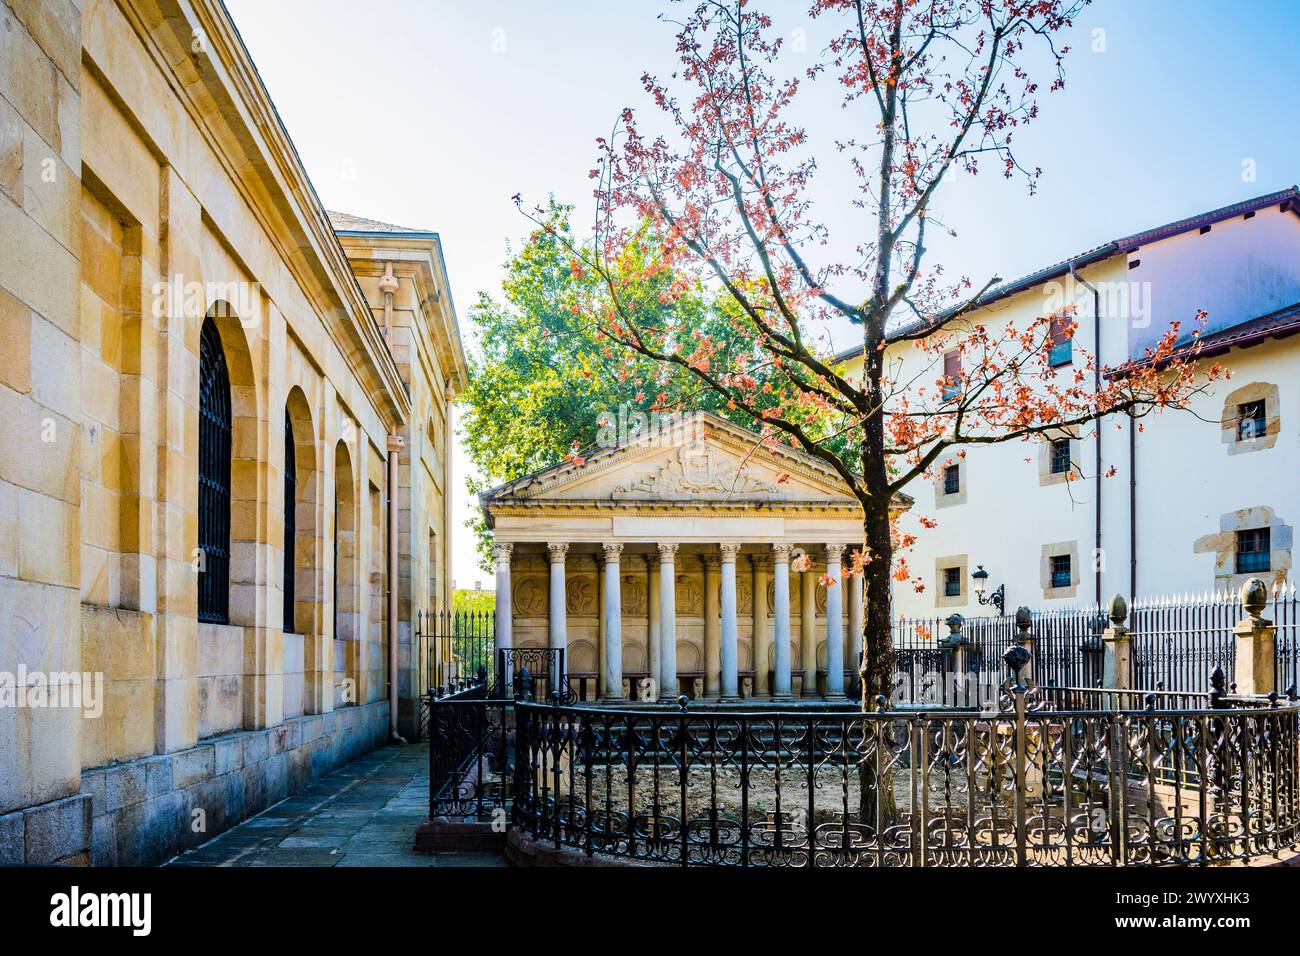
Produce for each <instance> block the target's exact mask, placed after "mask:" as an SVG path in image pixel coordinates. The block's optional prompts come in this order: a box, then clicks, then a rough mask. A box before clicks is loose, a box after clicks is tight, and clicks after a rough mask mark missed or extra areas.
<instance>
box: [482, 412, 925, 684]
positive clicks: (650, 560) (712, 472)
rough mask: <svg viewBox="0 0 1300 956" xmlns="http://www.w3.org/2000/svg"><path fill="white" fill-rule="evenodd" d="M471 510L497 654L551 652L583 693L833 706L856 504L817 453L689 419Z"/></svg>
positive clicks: (843, 668) (844, 668) (853, 618)
mask: <svg viewBox="0 0 1300 956" xmlns="http://www.w3.org/2000/svg"><path fill="white" fill-rule="evenodd" d="M481 502H482V506H483V509H484V511H485V513H486V515H487V521H488V525H489V527H491V528H492V530H493V534H494V536H495V554H496V593H497V632H496V633H497V646H498V648H502V647H548V646H549V647H552V648H563V649H565V651H566V660H567V670H568V673H569V677H570V680H571V682H572V683H573V684H574V687H575V690H578V691H579V692H580V693H582V694H583V696H585V697H592V696H600V697H601V698H603V699H605V700H609V701H622V700H629V699H634V700H648V699H655V698H658V699H664V700H668V699H673V698H675V697H677V695H678V694H679V693H685V694H687V695H688V696H691V697H694V698H714V699H721V700H724V701H731V700H739V699H741V698H742V697H743V698H776V699H783V698H786V699H788V698H793V697H826V698H830V699H835V698H840V697H843V696H844V694H845V688H846V687H847V686H848V684H849V683H850V681H851V674H850V670H851V669H852V668H853V667H854V666H855V662H856V661H857V659H858V653H859V650H860V641H861V633H862V626H861V625H862V588H861V577H860V576H856V577H851V578H845V577H844V576H843V573H842V570H843V568H844V566H845V560H846V551H847V549H848V548H849V547H850V546H854V545H857V544H858V543H859V542H860V541H861V540H862V519H861V509H860V507H859V505H858V503H857V501H856V500H855V499H853V498H852V497H851V496H850V494H849V491H848V489H847V488H846V487H845V485H844V483H843V482H842V481H841V480H840V478H839V476H838V475H836V474H835V473H834V471H832V470H831V469H830V468H829V467H828V466H826V465H824V464H823V463H821V462H819V461H818V460H817V459H816V458H814V457H812V456H810V455H807V454H804V453H802V452H799V451H796V450H793V449H790V448H783V449H781V450H779V451H776V452H773V451H771V450H769V449H768V448H766V447H763V446H761V445H760V443H759V440H758V436H757V435H755V434H754V433H753V432H750V431H748V430H746V429H744V428H740V427H738V426H736V425H733V424H731V423H730V422H727V421H726V420H724V419H722V418H719V417H718V416H716V415H712V414H710V413H707V412H695V413H692V414H690V415H687V416H685V417H680V418H677V419H674V420H673V421H672V422H671V423H670V424H668V425H664V426H662V427H660V428H657V429H641V430H639V431H637V432H634V433H633V434H631V435H630V436H627V437H625V438H623V439H621V440H619V441H617V442H616V443H611V444H610V445H609V447H604V448H600V449H598V450H596V451H594V452H592V453H590V454H585V455H583V456H580V457H578V458H576V459H575V460H572V461H565V462H561V463H559V464H557V465H554V466H552V467H550V468H546V469H543V470H542V471H539V472H535V473H534V474H531V475H527V476H525V477H523V478H520V479H518V480H517V481H513V482H509V483H508V484H505V485H501V486H500V487H497V488H494V489H492V490H491V491H487V492H485V493H484V494H483V495H482V497H481ZM906 504H907V501H906V500H903V499H899V500H897V501H896V502H895V507H896V508H898V507H905V506H906ZM804 554H806V555H808V556H809V557H810V558H811V563H810V564H809V566H808V568H807V569H806V570H793V568H792V565H793V564H794V563H796V562H797V559H798V558H799V557H800V556H801V555H804ZM798 563H799V564H800V565H801V566H802V563H803V562H798ZM828 585H829V586H828ZM846 591H847V597H845V592H846Z"/></svg>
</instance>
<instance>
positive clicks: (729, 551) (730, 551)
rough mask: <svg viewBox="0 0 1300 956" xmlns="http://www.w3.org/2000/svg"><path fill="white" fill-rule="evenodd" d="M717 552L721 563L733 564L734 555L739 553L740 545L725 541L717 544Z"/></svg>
mask: <svg viewBox="0 0 1300 956" xmlns="http://www.w3.org/2000/svg"><path fill="white" fill-rule="evenodd" d="M718 553H719V554H720V555H721V556H722V563H723V564H735V563H736V555H738V554H739V553H740V545H739V544H735V543H733V542H726V543H723V544H720V545H718Z"/></svg>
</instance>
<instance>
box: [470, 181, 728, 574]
mask: <svg viewBox="0 0 1300 956" xmlns="http://www.w3.org/2000/svg"><path fill="white" fill-rule="evenodd" d="M571 212H572V207H570V206H566V205H563V204H560V203H557V202H555V201H554V200H553V199H552V200H551V201H550V203H549V206H548V208H547V209H546V210H545V213H544V224H543V225H540V226H539V227H538V228H536V229H534V230H533V231H532V232H531V233H530V234H529V235H528V236H527V237H526V238H525V240H524V242H523V244H522V245H521V246H520V247H519V248H518V249H517V250H515V249H511V250H509V254H508V258H507V260H506V262H505V265H504V269H505V277H504V279H503V281H502V287H501V295H500V298H494V297H493V296H491V295H489V294H488V293H486V292H480V293H479V299H478V302H477V303H476V304H475V305H474V306H473V308H471V310H470V313H469V318H470V321H471V322H472V323H473V325H474V329H475V332H476V333H477V340H478V353H477V354H476V355H472V356H471V357H470V385H469V388H468V390H467V391H466V393H465V398H464V401H465V413H464V416H463V417H462V419H461V424H462V431H463V438H464V441H465V447H466V451H467V452H468V454H469V457H470V460H471V461H473V462H474V465H475V467H476V469H477V471H478V473H479V474H480V475H482V476H483V477H482V478H481V479H479V480H476V481H474V480H472V481H471V482H470V484H469V487H470V491H471V492H472V493H474V494H478V493H479V492H481V491H483V490H484V489H486V488H490V487H493V486H495V485H497V484H500V483H502V482H506V481H513V480H514V479H516V478H520V477H523V476H524V475H527V474H530V473H532V472H534V471H538V470H540V469H542V468H546V467H548V466H550V465H553V464H555V463H556V462H557V461H560V460H562V459H564V458H565V457H566V456H569V455H574V454H577V453H578V452H579V451H580V450H581V449H584V448H588V447H590V446H592V445H593V444H595V443H596V441H597V437H598V434H599V433H600V431H601V429H602V427H605V426H609V427H617V425H618V424H619V422H620V420H623V421H626V420H627V419H628V418H629V417H631V416H632V415H633V414H634V413H636V412H640V413H642V414H645V415H647V416H649V415H653V414H655V413H657V412H658V413H663V412H671V411H681V410H685V409H688V408H691V409H693V408H703V409H708V410H711V411H715V412H717V413H719V414H722V415H726V416H728V417H734V418H735V419H736V421H737V422H738V423H740V424H744V425H746V426H748V425H749V420H748V418H747V417H745V416H741V415H734V416H733V415H732V413H731V410H730V409H729V408H728V407H727V404H726V402H725V400H723V399H722V398H721V397H720V396H718V395H717V393H715V392H713V391H711V390H710V389H707V388H703V387H700V385H699V383H697V382H695V381H694V380H693V379H692V378H691V376H690V375H689V374H687V373H684V372H682V371H680V370H676V369H671V368H668V367H665V366H663V365H661V364H659V363H654V362H651V361H650V360H648V359H647V360H646V361H645V364H644V367H643V368H637V369H630V368H629V366H628V360H627V356H626V355H625V354H624V351H623V350H622V349H621V348H615V347H614V346H613V344H612V342H611V340H610V339H609V337H608V336H607V335H606V334H605V332H604V331H603V330H602V329H601V328H600V326H599V324H598V323H597V322H595V321H593V320H592V318H591V316H590V315H588V314H586V313H585V312H584V310H583V309H582V308H581V307H580V304H582V303H585V302H588V301H590V299H591V297H592V295H593V294H594V293H595V292H597V291H598V289H599V287H600V286H601V285H602V284H603V283H604V281H605V280H604V279H603V278H602V277H601V276H600V275H599V274H597V273H595V272H590V271H587V270H585V269H584V268H583V267H582V266H581V263H580V262H578V260H577V259H575V257H574V256H573V253H572V251H571V248H572V236H571V227H570V214H571ZM658 245H659V244H658V242H657V237H656V236H654V235H653V234H651V233H649V232H647V233H646V234H645V236H644V238H643V241H642V242H641V243H639V244H638V245H637V246H636V253H637V257H638V258H637V261H636V262H635V268H634V269H632V268H629V281H630V279H631V277H632V276H635V277H636V281H637V282H638V283H639V285H640V286H641V288H642V289H643V290H644V292H645V301H650V302H656V301H659V300H662V301H663V302H664V304H663V305H662V310H663V312H664V313H665V314H664V315H660V316H653V315H647V319H648V320H649V321H659V322H670V321H671V322H672V323H674V324H675V326H676V327H678V328H682V329H688V330H690V331H689V332H688V333H685V334H687V335H689V337H690V338H691V339H693V340H694V341H695V342H696V343H700V342H707V343H709V347H710V348H717V349H718V350H719V351H720V354H722V355H726V356H727V359H726V360H730V353H731V352H732V351H734V350H735V349H737V348H745V347H748V346H746V345H745V344H744V339H743V338H742V337H741V336H740V335H738V334H736V330H737V329H738V328H739V322H740V316H739V310H738V309H736V307H735V306H734V303H733V301H732V300H731V299H730V297H722V296H718V295H716V294H712V293H711V292H710V290H708V289H706V288H704V287H703V286H701V285H698V284H695V285H691V286H689V287H685V288H683V287H682V282H681V280H680V278H679V277H677V276H675V275H674V274H672V273H671V272H670V271H669V270H667V269H659V270H656V269H654V268H653V266H652V265H651V267H649V268H647V263H651V264H652V263H653V261H654V259H655V256H656V255H657V253H656V249H657V248H658ZM670 291H671V294H670ZM661 293H662V294H661ZM647 311H648V312H653V311H655V310H654V309H653V308H651V309H648V310H647ZM669 312H671V316H670V315H668V314H667V313H669ZM670 396H671V398H670ZM467 525H468V527H470V528H471V529H473V530H474V532H475V534H476V536H477V538H478V552H479V559H480V563H481V564H482V566H483V568H484V570H485V571H490V570H491V536H490V534H489V533H488V529H487V526H486V522H485V521H484V519H483V517H482V515H476V516H475V517H474V518H473V519H471V520H470V521H469V522H468V523H467Z"/></svg>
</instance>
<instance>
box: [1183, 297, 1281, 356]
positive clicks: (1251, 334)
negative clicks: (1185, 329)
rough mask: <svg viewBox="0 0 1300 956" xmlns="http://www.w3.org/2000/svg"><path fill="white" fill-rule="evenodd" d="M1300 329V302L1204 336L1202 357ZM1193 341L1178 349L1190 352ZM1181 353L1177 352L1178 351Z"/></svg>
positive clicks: (1276, 337)
mask: <svg viewBox="0 0 1300 956" xmlns="http://www.w3.org/2000/svg"><path fill="white" fill-rule="evenodd" d="M1297 332H1300V302H1297V303H1295V304H1294V305H1288V306H1287V307H1286V308H1284V309H1278V310H1277V311H1276V312H1270V313H1269V314H1268V315H1261V316H1260V317H1259V318H1257V319H1249V320H1248V321H1245V322H1242V323H1240V324H1238V325H1234V326H1232V327H1231V328H1227V329H1222V330H1220V331H1218V332H1212V333H1211V334H1209V335H1203V336H1201V348H1200V352H1199V357H1200V358H1211V357H1213V356H1215V355H1223V354H1224V353H1225V352H1227V351H1228V350H1229V349H1233V348H1248V347H1249V346H1251V345H1258V344H1259V343H1260V342H1263V341H1264V340H1265V339H1284V338H1286V337H1287V336H1290V335H1295V334H1296V333H1297ZM1192 345H1193V343H1191V342H1188V343H1187V344H1186V345H1184V346H1182V348H1180V349H1179V350H1178V351H1179V352H1186V351H1187V350H1188V349H1190V348H1191V347H1192ZM1175 354H1177V353H1175Z"/></svg>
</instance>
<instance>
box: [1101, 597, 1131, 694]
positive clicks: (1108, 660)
mask: <svg viewBox="0 0 1300 956" xmlns="http://www.w3.org/2000/svg"><path fill="white" fill-rule="evenodd" d="M1106 614H1107V616H1108V617H1109V618H1110V626H1109V627H1108V628H1106V630H1104V631H1102V633H1101V641H1102V647H1103V649H1104V652H1105V665H1104V672H1103V682H1104V683H1103V686H1105V687H1109V688H1113V689H1116V690H1127V689H1128V686H1129V677H1130V675H1131V671H1130V666H1129V653H1130V644H1129V634H1128V628H1127V627H1125V626H1124V621H1125V620H1126V619H1127V618H1128V602H1127V601H1125V600H1124V598H1123V597H1122V596H1120V595H1118V594H1116V595H1114V596H1113V597H1112V598H1111V599H1110V603H1109V604H1108V605H1107V606H1106Z"/></svg>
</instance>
